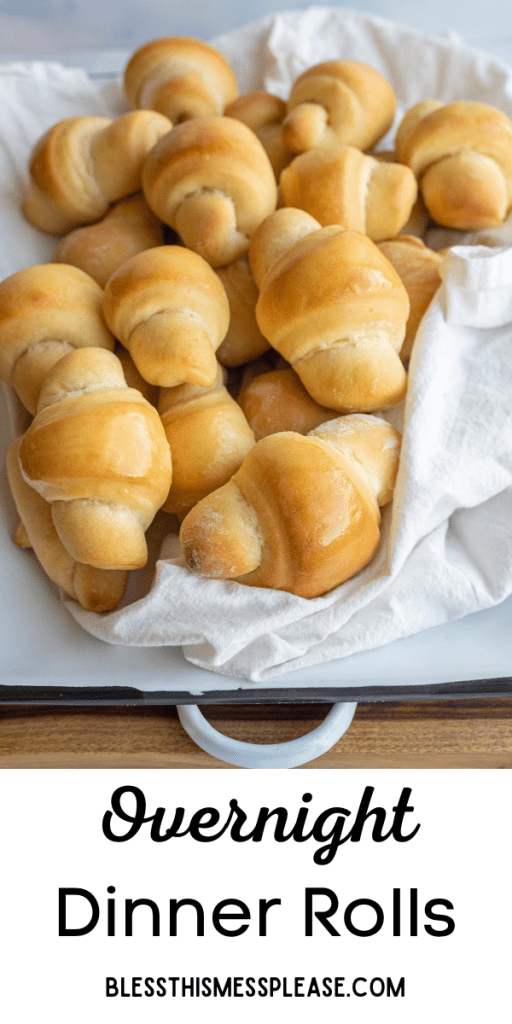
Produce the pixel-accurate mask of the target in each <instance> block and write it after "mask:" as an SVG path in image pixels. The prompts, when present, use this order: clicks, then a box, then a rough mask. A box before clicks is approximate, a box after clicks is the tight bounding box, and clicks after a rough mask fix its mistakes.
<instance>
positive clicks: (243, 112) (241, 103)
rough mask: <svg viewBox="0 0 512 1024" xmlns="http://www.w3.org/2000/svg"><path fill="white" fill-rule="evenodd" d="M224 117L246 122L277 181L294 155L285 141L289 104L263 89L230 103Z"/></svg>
mask: <svg viewBox="0 0 512 1024" xmlns="http://www.w3.org/2000/svg"><path fill="white" fill-rule="evenodd" d="M224 114H225V115H226V117H235V118H236V119H237V121H243V123H244V124H246V125H247V127H248V128H251V129H252V131H253V132H254V134H255V135H257V136H258V138H259V140H260V142H261V144H262V146H263V149H264V150H265V152H266V154H267V156H268V158H269V160H270V163H271V164H272V167H273V169H274V174H275V176H276V179H277V181H279V175H280V174H281V171H282V170H283V169H284V168H285V167H286V166H287V164H289V163H290V160H291V159H292V157H293V153H292V151H291V150H290V149H288V148H287V147H286V146H285V144H284V142H283V137H282V132H281V126H282V123H283V120H284V118H285V115H286V103H285V102H284V100H281V99H279V96H273V95H272V93H270V92H265V91H264V90H263V89H260V90H258V89H256V90H254V91H253V92H246V93H244V94H243V95H242V96H238V97H237V99H236V100H233V102H232V103H229V104H228V106H227V107H226V109H225V111H224Z"/></svg>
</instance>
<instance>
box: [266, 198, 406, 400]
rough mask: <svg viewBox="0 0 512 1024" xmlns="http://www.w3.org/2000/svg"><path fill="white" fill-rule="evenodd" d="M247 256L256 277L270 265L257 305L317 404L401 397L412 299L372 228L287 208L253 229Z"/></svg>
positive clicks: (276, 345) (271, 334)
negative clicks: (326, 221)
mask: <svg viewBox="0 0 512 1024" xmlns="http://www.w3.org/2000/svg"><path fill="white" fill-rule="evenodd" d="M295 231H296V233H297V235H298V237H299V241H297V242H295V244H293V235H294V232H295ZM305 232H307V233H305ZM283 238H284V239H286V246H285V247H284V248H283V242H282V240H283ZM276 255H278V257H279V258H277V261H276ZM253 258H254V266H253ZM250 262H251V266H253V273H254V275H255V277H256V278H258V277H259V276H260V275H261V274H262V273H263V271H264V270H265V268H268V269H267V270H266V273H265V274H264V276H263V278H262V280H261V286H260V295H259V299H258V303H257V306H256V318H257V320H258V323H259V326H260V328H261V331H262V333H263V334H264V335H265V337H266V338H268V340H269V341H270V344H271V345H272V346H273V347H274V348H275V349H277V351H278V352H279V353H280V354H281V355H282V356H283V358H284V359H286V360H287V362H289V363H290V364H291V365H292V366H293V368H294V369H295V371H296V372H297V373H298V375H299V377H300V379H301V381H302V383H303V384H304V387H305V388H306V390H307V391H308V392H309V394H310V395H311V397H312V398H314V400H315V401H316V402H318V404H319V405H322V406H324V407H325V408H327V409H335V410H337V411H338V412H353V411H361V412H372V411H375V410H377V409H383V408H388V407H389V406H392V405H396V404H398V403H399V402H400V401H401V400H402V399H403V397H404V395H405V390H406V384H407V377H406V374H405V370H404V368H403V365H402V363H401V361H400V357H399V355H398V353H399V351H400V349H401V346H402V342H403V339H404V336H405V324H406V321H407V317H408V315H409V299H408V296H407V292H406V290H405V288H404V286H403V284H402V282H401V280H400V278H399V276H398V274H397V273H396V271H395V270H394V269H393V267H392V266H391V264H390V263H389V261H388V260H387V259H386V258H385V256H383V254H382V253H381V252H380V250H379V249H378V248H377V246H376V245H375V244H374V243H373V242H372V241H371V240H370V239H369V238H368V237H367V236H366V235H364V234H362V233H361V232H358V231H347V230H345V229H344V228H342V227H339V226H337V225H331V226H330V227H324V228H321V227H320V225H319V224H318V222H316V221H315V220H314V218H312V217H310V216H309V215H308V214H305V213H304V214H302V213H301V211H299V210H294V209H292V208H291V207H285V208H283V209H281V210H277V211H276V212H275V213H274V214H272V216H271V217H268V218H267V219H266V220H265V221H264V222H263V224H262V225H261V226H260V228H259V229H258V231H257V232H256V233H255V235H254V238H253V240H252V243H251V249H250Z"/></svg>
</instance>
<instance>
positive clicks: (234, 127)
mask: <svg viewBox="0 0 512 1024" xmlns="http://www.w3.org/2000/svg"><path fill="white" fill-rule="evenodd" d="M142 187H143V191H144V195H145V197H146V200H147V202H148V204H149V206H150V207H151V209H152V210H154V212H155V213H156V215H157V217H159V218H160V220H161V221H163V223H164V224H167V225H168V226H169V227H171V228H174V230H175V231H177V233H178V235H179V236H180V238H181V240H182V242H183V243H184V245H186V246H187V247H188V248H189V249H193V250H194V251H195V252H197V253H199V255H200V256H203V257H204V259H205V260H207V261H208V263H210V264H211V266H212V267H222V266H224V265H225V264H226V263H232V262H233V261H234V260H237V259H238V258H239V257H240V256H243V255H244V253H246V252H247V250H248V248H249V242H250V239H251V237H252V235H253V234H254V232H255V230H256V228H257V227H258V225H259V224H260V223H261V221H262V220H263V219H264V218H265V217H267V216H268V214H269V213H272V211H273V210H274V209H275V207H276V203H277V184H276V179H275V175H274V172H273V170H272V165H271V163H270V160H269V158H268V156H267V154H266V153H265V150H264V149H263V146H262V144H261V142H260V141H259V139H258V138H257V137H256V135H255V134H254V132H253V131H251V129H250V128H247V126H246V125H245V124H242V122H241V121H236V120H235V118H233V117H205V118H194V119H193V120H190V121H185V122H184V123H183V124H179V125H177V126H176V128H174V129H173V131H172V132H169V134H168V135H166V136H165V137H164V138H163V139H161V140H160V142H159V143H157V145H156V146H155V147H154V148H153V149H152V151H151V153H149V155H148V157H147V159H146V161H145V163H144V168H143V172H142Z"/></svg>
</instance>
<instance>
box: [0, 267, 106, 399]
mask: <svg viewBox="0 0 512 1024" xmlns="http://www.w3.org/2000/svg"><path fill="white" fill-rule="evenodd" d="M102 301H103V291H102V289H101V288H100V286H99V285H98V284H97V283H96V281H93V280H92V278H91V277H89V275H88V274H86V273H84V271H82V270H79V269H78V268H77V267H71V266H66V265H62V266H59V265H58V264H55V263H42V264H39V265H36V266H34V267H26V268H25V269H24V270H18V271H17V272H16V273H15V274H11V276H10V277H7V278H5V280H4V281H2V282H1V283H0V378H1V379H2V380H5V381H7V383H9V384H12V386H13V387H14V388H15V390H16V392H17V394H18V397H19V398H20V400H21V401H22V402H23V404H24V405H25V406H26V408H27V409H28V410H29V412H30V413H32V415H34V414H35V412H36V407H37V402H38V398H39V393H40V391H41V387H42V384H43V381H44V379H45V377H46V374H47V373H48V372H49V370H50V369H51V368H52V366H53V365H54V364H55V363H56V362H58V360H59V359H61V358H62V356H64V355H66V354H67V353H68V352H71V351H72V350H73V349H74V348H81V347H84V346H86V347H88V348H89V347H92V346H98V348H105V349H109V350H110V351H113V349H114V344H115V340H114V338H113V336H112V334H111V333H110V331H109V330H108V327H107V325H106V323H105V321H104V319H103V314H102V308H101V306H102Z"/></svg>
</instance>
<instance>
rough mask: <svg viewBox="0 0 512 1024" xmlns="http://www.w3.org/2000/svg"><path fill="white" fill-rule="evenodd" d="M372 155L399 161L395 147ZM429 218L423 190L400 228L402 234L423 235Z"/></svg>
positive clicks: (378, 158)
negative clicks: (407, 218) (422, 193)
mask: <svg viewBox="0 0 512 1024" xmlns="http://www.w3.org/2000/svg"><path fill="white" fill-rule="evenodd" d="M370 156H373V157H374V158H375V160H380V161H381V162H383V163H388V164H396V163H398V162H399V161H398V157H397V155H396V151H395V150H394V149H381V150H379V151H378V152H374V153H370ZM429 220H430V218H429V215H428V210H427V207H426V206H425V203H424V202H423V197H422V195H421V192H418V194H417V197H416V202H415V203H414V204H413V207H412V210H411V213H410V216H409V220H408V221H407V222H406V223H405V224H404V226H403V227H402V228H401V229H400V231H401V234H403V235H418V237H421V236H422V235H424V234H425V231H426V230H427V227H428V223H429Z"/></svg>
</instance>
